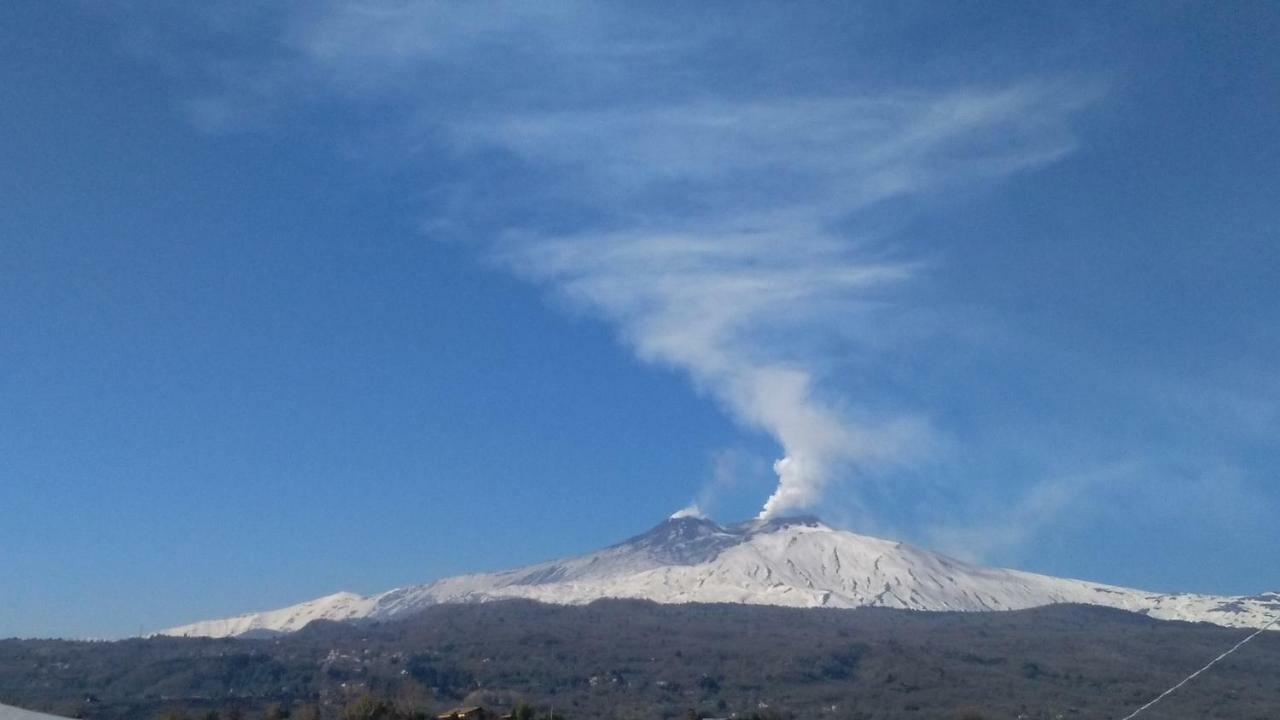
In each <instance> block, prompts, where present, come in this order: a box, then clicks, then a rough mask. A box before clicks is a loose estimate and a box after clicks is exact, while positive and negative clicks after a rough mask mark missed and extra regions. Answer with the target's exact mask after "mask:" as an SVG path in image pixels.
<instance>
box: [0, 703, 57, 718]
mask: <svg viewBox="0 0 1280 720" xmlns="http://www.w3.org/2000/svg"><path fill="white" fill-rule="evenodd" d="M0 720H63V718H62V716H60V715H46V714H44V713H38V712H32V711H31V710H23V709H22V708H16V707H13V706H11V705H0Z"/></svg>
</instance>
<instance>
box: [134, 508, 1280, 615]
mask: <svg viewBox="0 0 1280 720" xmlns="http://www.w3.org/2000/svg"><path fill="white" fill-rule="evenodd" d="M508 598H524V599H529V600H536V601H540V602H545V603H557V604H566V605H579V604H585V603H589V602H592V601H593V600H599V599H602V598H630V599H641V600H651V601H653V602H658V603H747V604H757V605H783V606H789V607H815V608H816V607H830V608H858V607H887V608H899V609H905V610H923V611H965V612H989V611H1000V610H1019V609H1023V608H1030V607H1036V606H1040V605H1051V604H1055V603H1082V604H1087V605H1102V606H1106V607H1113V608H1119V609H1122V610H1128V611H1131V612H1136V613H1142V614H1146V615H1149V616H1151V617H1154V618H1159V619H1164V620H1183V621H1189V622H1208V623H1213V624H1216V625H1223V626H1227V627H1262V626H1264V625H1266V624H1267V623H1268V622H1270V620H1271V619H1272V618H1274V617H1275V616H1276V615H1277V614H1280V593H1276V592H1271V593H1264V594H1261V595H1255V596H1250V597H1223V596H1211V595H1195V594H1181V593H1178V594H1160V593H1153V592H1146V591H1142V590H1135V589H1131V588H1124V587H1115V586H1111V585H1100V584H1098V583H1092V582H1085V581H1081V580H1069V579H1064V578H1057V577H1050V576H1047V575H1037V574H1034V573H1029V572H1021V571H1018V570H1006V569H999V568H989V567H983V566H979V565H974V564H971V563H966V562H961V561H959V560H955V559H952V558H949V557H946V556H944V555H940V554H938V553H934V552H929V551H927V550H923V549H920V548H916V547H912V546H910V545H907V544H905V543H901V542H894V541H890V540H881V539H879V538H874V537H868V536H865V535H858V534H856V533H852V532H848V531H844V530H836V529H833V528H831V527H828V526H827V525H825V524H823V523H822V522H821V521H819V520H818V519H817V518H813V517H795V518H780V519H774V520H754V521H748V522H743V523H738V524H734V525H723V526H722V525H719V524H717V523H715V522H713V521H711V520H707V519H703V518H696V517H682V518H672V519H669V520H667V521H665V522H663V523H661V524H659V525H658V526H657V527H655V528H653V529H652V530H650V531H648V532H646V533H644V534H642V535H638V536H636V537H634V538H631V539H630V540H626V541H624V542H622V543H619V544H617V545H613V546H611V547H608V548H605V549H603V550H600V551H598V552H593V553H588V554H585V555H579V556H576V557H571V558H566V559H562V560H553V561H550V562H545V563H540V564H536V565H530V566H527V567H522V568H517V569H515V570H506V571H502V572H495V573H484V574H474V575H463V576H459V577H452V578H445V579H442V580H437V581H435V582H430V583H427V584H424V585H414V586H410V587H403V588H397V589H394V590H389V591H387V592H384V593H380V594H376V595H370V596H363V595H358V594H355V593H347V592H343V593H337V594H334V595H329V596H326V597H322V598H318V599H315V600H311V601H308V602H304V603H300V604H298V605H293V606H291V607H287V608H282V609H279V610H271V611H267V612H259V613H249V614H245V615H239V616H236V617H232V618H226V619H222V620H206V621H203V622H197V623H192V624H190V625H182V626H179V627H174V628H169V629H167V630H163V631H161V632H160V633H158V634H161V635H172V636H208V637H229V636H239V635H247V636H255V635H256V636H261V635H271V634H275V633H287V632H292V631H295V630H298V629H300V628H302V627H303V626H305V625H306V624H307V623H309V622H311V621H313V620H322V619H323V620H336V621H347V620H351V621H355V620H391V619H396V618H402V617H407V616H409V615H411V614H413V613H415V612H417V611H420V610H423V609H424V608H426V607H429V606H431V605H436V604H441V603H478V602H487V601H492V600H502V599H508Z"/></svg>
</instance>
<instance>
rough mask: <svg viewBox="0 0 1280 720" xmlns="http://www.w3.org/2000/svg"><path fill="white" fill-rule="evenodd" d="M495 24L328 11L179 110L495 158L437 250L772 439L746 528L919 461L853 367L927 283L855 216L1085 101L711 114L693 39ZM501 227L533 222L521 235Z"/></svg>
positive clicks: (818, 100)
mask: <svg viewBox="0 0 1280 720" xmlns="http://www.w3.org/2000/svg"><path fill="white" fill-rule="evenodd" d="M610 7H617V6H610ZM504 8H505V12H492V11H491V9H486V8H480V9H473V6H470V5H440V4H432V3H415V4H396V5H390V6H388V5H386V4H378V3H325V4H321V5H319V6H318V7H317V8H315V9H314V11H307V12H303V13H299V16H298V17H297V18H294V19H292V21H291V22H289V23H287V25H286V27H287V30H286V32H285V33H284V35H283V38H282V44H281V48H280V52H279V54H278V56H275V57H273V59H272V60H271V61H270V62H269V63H268V64H267V66H266V67H265V68H264V69H263V70H261V71H258V72H254V73H249V74H248V75H247V76H245V77H243V78H240V79H238V80H236V79H234V77H233V78H232V79H231V80H227V79H226V78H227V76H228V74H227V68H226V67H219V68H218V72H217V77H218V78H219V79H220V82H224V83H225V84H226V85H227V88H226V89H225V90H224V91H223V92H221V93H219V94H212V95H209V96H207V97H203V98H196V99H194V100H193V101H192V102H191V103H188V109H189V110H190V111H191V112H192V114H193V116H194V119H195V120H196V122H197V124H201V125H202V126H210V127H215V128H220V127H227V126H234V125H235V124H236V123H235V122H234V121H235V120H236V119H237V118H238V117H240V116H247V118H248V120H244V119H242V120H241V123H242V124H243V123H245V122H249V121H252V120H253V118H254V117H255V110H254V108H257V112H258V113H270V112H271V111H272V110H273V109H274V108H277V107H279V106H280V105H282V104H284V103H285V100H286V99H287V98H290V97H293V98H302V99H303V102H314V100H315V99H316V98H326V97H328V98H337V99H340V100H341V101H342V102H344V103H351V104H356V105H362V104H363V107H364V108H365V109H367V110H374V112H367V113H365V114H363V115H360V117H370V116H373V117H378V118H380V119H382V121H383V122H384V123H385V125H386V126H387V127H386V128H382V129H383V130H384V131H385V134H383V135H377V133H374V135H377V136H379V137H392V138H398V139H396V140H392V141H391V142H390V144H392V145H394V146H395V147H394V148H388V149H387V151H388V154H389V155H403V154H414V153H428V151H429V153H436V154H437V156H450V155H452V156H457V157H462V156H469V157H478V156H483V157H490V156H492V154H493V153H495V151H496V152H497V153H499V154H502V155H503V156H504V158H505V159H506V160H509V161H511V162H512V164H513V165H514V166H515V167H516V168H517V170H516V172H515V176H518V177H520V178H522V179H523V180H524V181H525V184H524V185H523V186H503V187H501V188H498V189H493V187H491V186H492V185H493V178H494V177H495V174H490V175H482V176H481V177H480V178H478V179H477V178H459V179H458V181H457V183H456V184H457V188H455V190H454V191H452V192H456V197H451V199H449V200H448V201H446V202H435V203H433V213H434V216H433V217H432V219H431V221H430V222H429V223H428V225H429V227H430V228H431V229H432V233H433V234H436V235H446V236H455V235H460V236H466V237H477V236H480V237H483V236H486V235H487V236H488V237H492V236H493V235H494V234H499V235H501V236H502V239H501V240H500V241H499V242H498V243H497V246H496V248H494V254H495V255H496V257H498V258H499V261H500V262H501V263H502V264H503V265H504V266H505V267H507V268H509V269H511V270H512V271H514V272H516V273H518V274H519V275H521V276H523V277H526V278H529V279H531V280H533V281H535V282H538V283H542V284H544V285H545V286H548V287H550V288H552V289H553V290H554V291H555V292H556V293H557V294H558V295H560V296H561V297H563V298H566V299H568V301H569V302H570V303H572V304H573V305H575V306H576V307H578V308H581V309H584V310H586V311H587V312H589V313H591V314H594V315H597V316H600V317H603V318H605V319H607V320H608V321H610V322H612V323H614V324H615V325H616V326H617V327H618V328H619V330H620V332H621V334H622V336H623V337H624V338H625V339H626V341H627V342H628V343H629V344H630V345H631V346H632V347H634V348H635V351H636V352H637V354H638V355H639V357H641V358H643V359H644V360H647V361H651V362H656V363H661V364H664V365H667V366H671V367H674V368H677V369H679V370H681V371H683V372H684V373H687V375H688V376H689V377H690V378H691V379H692V381H693V382H694V383H695V384H696V385H697V386H698V387H699V388H700V389H701V390H703V391H704V392H706V393H708V394H709V395H710V396H712V397H714V398H716V399H717V400H718V401H719V402H720V403H721V404H722V405H723V406H724V407H725V408H726V410H727V411H728V412H729V413H730V414H731V415H732V416H733V417H734V418H735V419H736V420H737V421H738V422H740V423H741V424H743V425H744V426H747V427H750V428H756V429H759V430H762V431H764V432H766V433H768V434H769V435H770V436H772V437H773V438H775V439H776V441H777V443H778V444H779V445H780V446H781V449H782V457H781V458H780V459H778V461H777V462H776V464H775V470H776V471H777V474H778V486H777V489H776V490H775V491H774V493H773V494H772V495H771V496H770V497H769V498H768V500H767V502H766V503H765V505H764V507H763V509H762V510H761V515H762V516H770V515H775V514H777V513H782V512H786V511H790V510H796V509H800V508H804V507H807V506H812V505H814V504H815V503H817V502H819V501H820V500H821V499H822V497H823V493H824V490H825V489H826V488H827V487H828V485H829V484H830V483H831V482H832V481H833V480H835V479H836V478H838V477H844V476H850V475H855V474H856V473H857V472H858V470H859V469H860V468H867V467H869V466H873V465H875V464H879V463H884V462H894V461H898V460H900V459H902V458H904V457H906V458H909V457H911V456H912V455H913V454H915V453H919V452H921V448H922V447H923V446H925V445H927V444H928V442H929V434H930V433H929V431H928V422H927V421H926V420H925V419H924V413H921V412H918V411H917V412H902V411H886V410H885V409H884V408H883V406H876V405H875V404H874V403H869V402H868V401H867V398H865V397H858V396H857V394H856V393H852V392H849V388H850V387H851V386H853V385H855V384H856V383H852V382H848V381H847V380H848V377H847V374H848V373H849V368H850V364H849V363H848V359H849V356H850V355H853V356H856V357H857V358H858V361H859V363H862V366H866V365H868V364H869V363H870V361H869V360H868V358H869V357H870V356H874V355H875V354H876V352H877V350H878V348H880V347H882V346H883V345H885V344H886V343H892V342H893V340H892V338H893V336H894V335H895V333H898V332H900V331H901V328H899V327H897V326H896V325H897V323H898V322H899V318H900V316H898V315H895V311H894V308H895V307H896V306H897V304H898V303H900V302H901V299H902V297H903V296H904V295H905V293H906V291H907V290H909V289H910V288H911V287H912V286H913V283H915V282H917V281H918V279H919V276H920V275H921V270H922V267H923V265H921V264H919V263H914V262H911V261H909V260H907V261H904V260H903V259H902V254H901V253H886V252H885V250H884V249H885V248H886V247H888V246H889V244H888V243H887V242H886V239H885V238H884V237H880V233H881V228H883V226H884V223H883V222H882V221H877V222H872V221H871V218H872V217H873V216H875V217H879V218H880V220H883V215H885V214H890V213H887V211H885V210H884V208H885V207H886V206H887V204H888V203H890V202H893V203H894V205H893V207H894V208H895V214H896V212H897V211H898V210H900V209H902V208H904V207H908V206H913V205H915V204H916V203H917V202H918V201H920V200H922V199H925V198H928V197H929V196H936V195H939V194H942V193H946V192H949V191H951V190H954V189H961V188H962V189H964V190H965V191H970V190H972V189H973V188H975V187H979V186H981V185H983V184H985V183H991V182H995V181H999V180H1001V179H1004V178H1007V177H1009V176H1011V175H1012V174H1015V173H1017V172H1020V171H1023V170H1025V169H1027V168H1032V167H1035V166H1039V165H1042V164H1045V163H1048V162H1051V161H1053V160H1055V159H1057V158H1059V157H1061V156H1063V155H1064V154H1066V153H1068V152H1070V151H1071V149H1072V148H1073V147H1074V138H1073V134H1072V132H1071V129H1070V127H1069V124H1068V121H1069V119H1070V117H1071V115H1072V114H1073V113H1074V112H1075V111H1076V110H1077V109H1079V108H1080V107H1081V106H1083V105H1084V104H1086V103H1087V102H1088V101H1090V100H1091V99H1092V96H1093V95H1094V94H1095V93H1094V92H1093V91H1092V90H1091V89H1090V88H1081V87H1075V86H1072V84H1071V83H1065V82H1044V81H1037V80H1034V79H1032V80H1027V81H1022V82H1016V83H1009V84H1005V85H1003V86H992V85H987V86H984V87H959V88H955V87H953V88H944V89H937V88H933V89H924V90H921V89H916V90H910V89H908V90H903V89H899V90H896V91H888V90H880V91H876V92H874V93H866V92H858V91H854V90H850V91H848V92H843V93H842V92H835V93H834V94H833V93H832V92H831V90H830V86H824V87H827V88H828V89H827V90H826V91H823V92H825V94H817V95H814V94H809V95H795V96H786V94H785V92H786V90H785V89H786V88H789V87H791V85H790V84H789V83H786V82H783V83H775V86H774V88H773V91H772V92H766V93H759V94H752V92H751V91H750V90H742V89H741V87H740V89H739V90H738V93H739V94H738V95H737V96H734V95H732V94H725V95H717V94H716V93H715V92H714V88H716V87H719V84H718V81H717V78H715V77H713V76H710V75H709V76H707V77H704V78H695V76H696V75H697V74H698V73H700V72H703V70H702V69H701V68H703V67H704V66H705V67H708V68H714V67H716V66H715V65H714V64H705V63H703V62H702V60H705V59H706V58H705V57H704V56H703V55H702V54H701V53H705V52H706V50H707V48H708V47H709V45H708V43H710V42H711V41H710V40H709V38H712V37H714V33H711V34H710V35H708V34H707V32H709V31H707V30H705V29H700V30H697V31H695V30H692V29H690V28H687V27H683V26H681V25H679V24H671V25H661V24H660V25H657V26H655V25H654V24H653V21H654V18H646V19H644V20H645V22H638V21H637V18H634V17H632V16H630V15H628V12H629V11H624V10H621V9H617V10H610V9H608V8H606V7H604V6H600V5H593V4H575V3H538V4H535V5H523V6H521V5H514V6H504ZM530 8H534V9H530ZM655 27H659V28H660V29H661V30H660V31H654V30H653V28H655ZM707 72H713V71H712V70H708V71H707ZM656 78H665V79H666V80H665V81H663V80H656ZM655 82H657V83H658V84H657V85H655ZM663 82H666V83H668V84H667V85H662V83H663ZM622 87H634V88H638V89H645V90H644V91H642V92H637V93H635V94H629V93H620V92H619V90H618V89H619V88H622ZM780 88H782V89H783V92H781V93H780V92H778V90H779V89H780ZM693 98H696V99H693ZM236 107H247V108H248V109H247V110H241V111H240V112H239V113H236V112H233V109H234V108H236ZM388 108H396V109H397V110H396V112H397V113H398V116H397V117H396V118H393V119H388V118H387V114H388V112H390V111H389V110H388ZM387 128H391V129H387ZM367 144H368V143H367V142H366V143H363V144H362V147H361V152H362V153H363V152H366V151H367V150H366V148H365V147H364V145H367ZM429 153H428V154H423V155H421V156H422V157H428V158H430V157H432V156H431V155H430V154H429ZM471 153H474V155H469V154H471ZM504 167H505V166H504ZM498 176H499V178H500V179H501V180H505V179H506V178H507V177H508V176H507V175H502V174H499V175H498ZM477 188H479V189H477ZM440 191H441V187H440V186H439V184H436V185H435V186H433V187H432V192H433V193H436V196H437V197H439V196H440V194H441V192H440ZM908 201H910V202H908ZM517 206H518V207H519V209H520V211H521V212H526V214H528V215H533V216H535V217H536V218H537V219H536V220H535V221H534V222H521V221H520V217H521V215H520V212H514V211H513V207H517ZM530 208H534V209H535V210H538V211H541V212H527V211H529V209H530ZM876 213H880V215H879V216H876ZM570 218H571V220H570ZM477 225H479V226H481V227H483V228H484V231H483V232H469V231H465V230H464V231H463V232H457V233H453V232H452V230H454V229H457V228H464V229H466V228H468V226H470V227H471V228H474V227H475V226H477ZM495 227H503V228H508V230H506V231H505V232H497V233H495V232H493V229H494V228H495ZM511 228H518V229H517V230H512V229H511ZM549 228H561V229H558V230H551V229H549ZM564 228H568V229H564ZM854 365H855V366H856V365H857V363H855V364H854ZM837 370H841V371H843V372H844V373H846V376H845V377H844V378H841V379H840V380H841V381H836V379H834V376H835V375H836V371H837Z"/></svg>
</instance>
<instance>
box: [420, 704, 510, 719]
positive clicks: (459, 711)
mask: <svg viewBox="0 0 1280 720" xmlns="http://www.w3.org/2000/svg"><path fill="white" fill-rule="evenodd" d="M504 717H510V716H509V715H506V716H504V715H498V713H496V712H493V711H492V710H485V709H484V708H482V707H480V706H478V705H476V706H474V707H460V708H454V709H452V710H449V711H447V712H442V713H440V714H439V715H437V716H436V720H502V719H503V718H504Z"/></svg>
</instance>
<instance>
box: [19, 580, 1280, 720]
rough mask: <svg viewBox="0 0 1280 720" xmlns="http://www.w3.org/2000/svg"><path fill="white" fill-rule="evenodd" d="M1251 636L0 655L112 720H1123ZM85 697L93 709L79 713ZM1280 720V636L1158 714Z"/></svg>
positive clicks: (377, 635)
mask: <svg viewBox="0 0 1280 720" xmlns="http://www.w3.org/2000/svg"><path fill="white" fill-rule="evenodd" d="M1245 634H1246V632H1245V631H1242V630H1228V629H1225V628H1220V627H1216V626H1210V625H1192V624H1185V623H1170V622H1159V621H1155V620H1150V619H1148V618H1145V617H1142V616H1139V615H1133V614H1130V613H1125V612H1120V611H1116V610H1107V609H1102V608H1093V607H1082V606H1057V607H1048V608H1040V609H1036V610H1028V611H1021V612H1010V613H982V614H978V613H974V614H950V613H914V612H901V611H892V610H875V609H865V610H791V609H785V608H771V607H751V606H730V605H686V606H661V605H654V604H651V603H644V602H631V601H606V602H598V603H595V604H592V605H589V606H586V607H557V606H548V605H539V604H535V603H528V602H519V601H511V602H501V603H492V604H486V605H466V606H441V607H436V608H432V609H430V610H429V611H427V612H426V613H423V614H421V615H417V616H415V617H413V618H411V619H409V620H405V621H401V622H395V623H382V624H370V625H364V626H356V625H342V624H336V623H313V624H312V625H310V626H308V627H307V628H305V629H304V630H302V631H301V632H298V633H296V634H294V635H290V636H284V637H280V638H275V639H262V640H209V639H176V638H155V639H149V640H125V641H120V642H111V643H105V642H94V643H87V642H68V641H53V640H5V641H0V702H5V703H11V704H16V705H20V706H24V707H29V708H33V709H43V710H48V711H55V712H61V713H64V714H72V713H74V712H77V711H79V712H81V713H83V714H84V715H85V716H86V717H90V718H101V719H103V720H109V719H115V718H121V719H122V718H150V717H160V716H162V715H163V714H164V713H165V712H166V711H170V710H172V709H173V708H175V707H182V708H184V709H185V710H186V711H187V712H188V713H190V714H191V715H192V716H193V717H202V716H203V715H204V713H206V712H208V711H210V710H219V711H221V712H222V713H223V715H222V717H224V718H225V717H227V710H228V709H229V708H237V709H238V710H239V711H240V712H241V713H242V714H243V716H244V717H248V718H257V717H262V715H263V713H264V712H265V711H266V709H267V708H268V706H269V705H271V704H273V703H279V704H280V705H281V707H282V708H284V709H285V710H289V709H293V710H294V716H295V717H297V716H298V715H299V714H300V713H299V712H298V711H299V710H301V709H303V707H304V706H313V707H308V708H307V712H308V713H310V712H312V710H313V709H318V710H319V712H320V713H321V714H322V715H323V716H324V717H326V718H329V717H340V716H341V713H342V710H343V708H345V707H346V706H347V705H349V704H350V703H351V702H352V700H353V699H356V698H359V697H361V696H363V695H366V694H370V693H371V694H372V695H373V696H374V697H376V698H379V699H385V700H386V701H387V702H388V703H391V704H396V705H397V706H398V707H401V708H405V709H407V710H417V711H420V712H432V711H442V710H444V709H446V708H448V707H452V706H455V705H461V704H479V705H485V706H489V707H494V708H497V709H500V710H503V711H506V710H507V709H509V708H511V707H512V706H514V705H515V704H516V703H517V702H518V701H527V702H529V703H531V704H533V705H534V706H535V707H536V708H538V710H539V712H540V713H545V712H546V711H547V710H548V709H550V708H554V709H555V711H556V712H557V713H560V714H563V715H564V716H566V717H567V718H569V719H570V720H586V719H587V718H610V717H618V718H683V717H687V716H688V715H689V714H690V711H693V712H694V713H702V714H704V715H710V716H717V717H719V716H729V715H731V714H734V713H736V714H737V715H738V716H739V717H749V716H752V715H757V716H760V717H777V718H789V717H797V718H801V717H813V718H823V717H830V718H850V719H852V718H867V719H870V718H886V719H887V718H947V719H948V720H955V719H956V718H961V717H972V718H979V717H981V718H987V719H988V720H993V719H996V718H1018V717H1023V718H1058V717H1063V718H1077V717H1078V718H1091V719H1092V718H1097V719H1102V718H1120V717H1123V716H1124V715H1126V714H1127V713H1128V712H1130V711H1132V710H1133V709H1134V708H1136V707H1137V706H1138V705H1139V704H1141V703H1142V702H1144V701H1146V700H1147V699H1150V698H1151V697H1152V696H1154V695H1155V694H1157V693H1159V692H1160V691H1162V690H1164V689H1165V688H1166V687H1168V686H1169V685H1171V684H1173V683H1174V682H1176V681H1177V680H1179V679H1181V678H1182V677H1183V676H1185V675H1187V674H1188V673H1189V672H1190V671H1192V670H1194V669H1196V668H1198V667H1200V666H1201V665H1203V664H1204V663H1205V662H1207V661H1208V660H1209V659H1210V658H1212V657H1214V656H1215V655H1217V654H1218V653H1219V652H1221V651H1222V650H1223V649H1225V648H1227V647H1229V646H1230V645H1232V644H1233V643H1235V642H1236V641H1237V640H1239V639H1240V638H1241V637H1243V636H1244V635H1245ZM86 697H89V698H91V701H89V702H86V701H85V698H86ZM1157 718H1165V719H1168V718H1232V719H1233V720H1240V719H1244V720H1250V719H1254V718H1280V633H1267V634H1264V635H1263V636H1262V637H1259V638H1258V639H1257V640H1255V641H1254V642H1253V643H1251V644H1250V645H1248V646H1246V647H1245V648H1244V649H1242V650H1241V651H1240V652H1239V653H1237V654H1236V655H1233V656H1232V657H1231V658H1228V659H1227V660H1226V661H1224V662H1222V663H1220V664H1219V665H1218V666H1216V667H1215V668H1214V669H1213V670H1212V671H1210V672H1209V673H1207V674H1205V675H1204V676H1202V677H1201V678H1199V679H1198V680H1197V681H1196V682H1195V683H1193V684H1191V685H1188V686H1187V687H1186V688H1184V689H1183V690H1180V691H1179V692H1178V693H1176V694H1175V695H1173V696H1172V697H1170V698H1169V699H1168V700H1166V701H1165V703H1164V704H1162V705H1161V706H1157V707H1156V708H1155V709H1153V710H1152V711H1151V712H1150V713H1149V714H1147V715H1145V716H1144V720H1156V719H1157Z"/></svg>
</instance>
